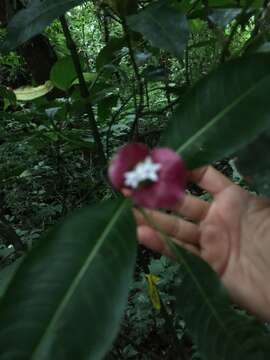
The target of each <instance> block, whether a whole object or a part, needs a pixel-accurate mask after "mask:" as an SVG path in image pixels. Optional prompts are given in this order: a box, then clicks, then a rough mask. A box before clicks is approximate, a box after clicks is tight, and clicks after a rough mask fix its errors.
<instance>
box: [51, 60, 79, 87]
mask: <svg viewBox="0 0 270 360" xmlns="http://www.w3.org/2000/svg"><path fill="white" fill-rule="evenodd" d="M76 77H77V73H76V69H75V66H74V63H73V60H72V57H71V56H67V57H64V58H62V59H59V60H58V61H57V62H56V63H55V64H54V65H53V67H52V69H51V74H50V79H51V82H52V83H53V84H54V86H56V87H57V88H59V89H61V90H63V91H67V90H68V89H69V88H70V86H71V85H72V83H73V81H74V80H75V79H76Z"/></svg>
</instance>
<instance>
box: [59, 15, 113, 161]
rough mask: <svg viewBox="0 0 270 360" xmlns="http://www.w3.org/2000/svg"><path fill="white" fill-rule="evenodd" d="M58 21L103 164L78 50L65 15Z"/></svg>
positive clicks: (101, 151)
mask: <svg viewBox="0 0 270 360" xmlns="http://www.w3.org/2000/svg"><path fill="white" fill-rule="evenodd" d="M60 22H61V25H62V29H63V32H64V35H65V38H66V42H67V47H68V48H69V50H70V53H71V56H72V59H73V63H74V67H75V69H76V73H77V76H78V80H79V88H80V93H81V96H82V98H83V99H84V100H85V102H86V104H87V115H88V118H89V124H90V127H91V130H92V133H93V137H94V140H95V143H96V146H97V152H98V155H99V158H100V161H101V163H102V165H105V164H106V162H107V160H106V156H105V153H104V149H103V145H102V141H101V137H100V133H99V130H98V127H97V123H96V119H95V114H94V111H93V107H92V104H91V101H90V94H89V90H88V87H87V84H86V81H85V78H84V76H83V71H82V67H81V63H80V59H79V55H78V51H77V48H76V44H75V42H74V40H73V38H72V36H71V33H70V30H69V27H68V23H67V20H66V18H65V16H61V17H60Z"/></svg>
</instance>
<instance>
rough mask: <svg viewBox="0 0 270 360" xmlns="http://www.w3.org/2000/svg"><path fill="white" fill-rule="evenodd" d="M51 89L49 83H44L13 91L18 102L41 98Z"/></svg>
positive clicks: (51, 86) (51, 85)
mask: <svg viewBox="0 0 270 360" xmlns="http://www.w3.org/2000/svg"><path fill="white" fill-rule="evenodd" d="M52 89H53V84H52V83H51V81H46V82H45V83H44V84H43V85H39V86H24V87H21V88H18V89H16V90H14V94H15V95H16V99H17V100H18V101H32V100H35V99H37V98H39V97H41V96H44V95H46V94H48V93H49V92H50V91H51V90H52Z"/></svg>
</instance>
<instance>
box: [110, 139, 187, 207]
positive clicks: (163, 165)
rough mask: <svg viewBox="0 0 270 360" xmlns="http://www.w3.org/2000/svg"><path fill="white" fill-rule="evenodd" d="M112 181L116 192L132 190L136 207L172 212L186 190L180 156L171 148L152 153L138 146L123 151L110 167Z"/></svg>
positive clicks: (133, 145)
mask: <svg viewBox="0 0 270 360" xmlns="http://www.w3.org/2000/svg"><path fill="white" fill-rule="evenodd" d="M109 178H110V181H111V183H112V184H113V186H114V187H115V188H116V189H118V190H122V189H129V192H130V194H131V197H132V199H133V200H134V203H135V204H136V205H139V206H145V207H148V208H172V207H173V206H174V205H176V203H177V202H178V201H179V199H181V198H182V197H183V194H184V191H185V186H186V170H185V166H184V162H183V160H182V159H181V157H180V156H179V155H177V154H176V153H175V152H174V151H172V150H171V149H169V148H156V149H154V150H150V149H148V147H147V146H146V145H144V144H139V143H133V144H128V145H125V146H123V147H122V148H120V150H119V151H118V152H117V154H116V155H115V157H114V158H113V160H112V162H111V165H110V167H109Z"/></svg>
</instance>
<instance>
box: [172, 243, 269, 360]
mask: <svg viewBox="0 0 270 360" xmlns="http://www.w3.org/2000/svg"><path fill="white" fill-rule="evenodd" d="M169 245H170V247H171V250H172V251H173V253H174V255H175V258H176V260H177V261H178V262H179V263H180V264H181V267H182V271H183V272H184V279H183V281H182V282H181V285H180V287H179V288H178V290H177V293H176V298H177V300H176V302H177V311H178V312H179V313H180V315H181V316H182V317H183V318H184V320H185V322H186V325H187V328H188V330H189V331H190V332H191V334H192V336H193V340H194V342H195V344H196V346H197V347H198V350H199V352H200V355H201V356H202V358H203V359H204V360H217V359H218V360H240V359H245V360H259V359H260V360H266V359H268V358H269V356H270V346H269V340H270V338H269V333H268V334H267V331H266V328H265V327H264V325H263V324H261V323H259V322H257V321H256V320H254V319H253V318H251V317H248V316H246V315H242V314H241V315H240V314H239V313H237V312H236V311H235V310H234V309H233V308H232V305H231V303H230V301H229V297H228V294H227V292H226V291H225V289H224V287H223V285H222V284H221V282H220V280H219V278H218V276H217V274H216V273H215V272H214V271H213V270H212V269H211V268H210V267H209V265H208V264H207V263H205V262H204V261H202V260H201V259H199V258H198V257H195V256H194V255H191V254H190V253H188V252H187V251H186V250H184V249H182V248H180V247H178V246H176V245H175V244H173V243H171V242H169ZM191 299H192V301H191Z"/></svg>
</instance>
